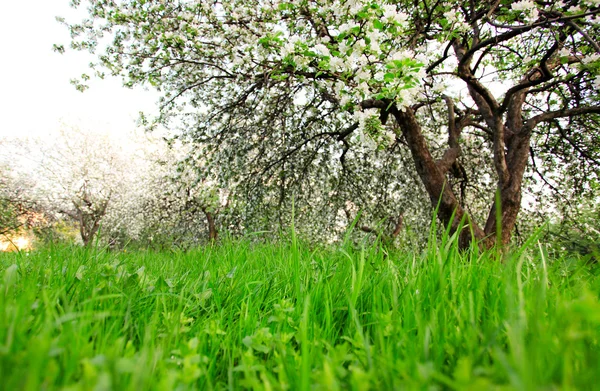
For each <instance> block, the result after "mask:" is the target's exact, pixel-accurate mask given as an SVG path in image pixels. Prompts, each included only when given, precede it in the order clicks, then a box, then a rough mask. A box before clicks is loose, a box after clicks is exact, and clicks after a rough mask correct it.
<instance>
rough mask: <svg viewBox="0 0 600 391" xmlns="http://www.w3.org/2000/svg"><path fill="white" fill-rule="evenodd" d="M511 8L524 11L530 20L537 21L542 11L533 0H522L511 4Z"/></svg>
mask: <svg viewBox="0 0 600 391" xmlns="http://www.w3.org/2000/svg"><path fill="white" fill-rule="evenodd" d="M510 8H511V9H512V10H513V11H521V12H523V13H524V14H525V15H526V16H527V17H528V19H529V20H530V21H536V20H537V18H538V16H539V14H540V11H539V10H538V9H537V7H536V5H535V2H534V1H533V0H521V1H517V2H516V3H513V4H511V6H510Z"/></svg>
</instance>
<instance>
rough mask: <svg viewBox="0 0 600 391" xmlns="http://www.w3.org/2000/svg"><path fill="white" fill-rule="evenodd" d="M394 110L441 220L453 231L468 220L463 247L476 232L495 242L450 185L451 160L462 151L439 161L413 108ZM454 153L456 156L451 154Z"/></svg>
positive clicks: (484, 240) (484, 238)
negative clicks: (461, 202) (432, 154)
mask: <svg viewBox="0 0 600 391" xmlns="http://www.w3.org/2000/svg"><path fill="white" fill-rule="evenodd" d="M390 112H391V114H392V115H393V116H394V118H395V119H396V121H397V123H398V125H399V126H400V129H401V131H402V134H403V136H404V138H405V139H406V142H407V144H408V146H409V148H410V152H411V155H412V157H413V160H414V162H415V166H416V169H417V173H418V174H419V177H420V178H421V181H422V182H423V185H425V189H426V190H427V193H428V194H429V198H430V200H431V204H432V206H433V207H434V208H437V209H438V217H439V218H440V220H441V221H442V222H443V223H444V224H447V225H448V224H449V225H451V227H452V231H453V232H456V230H457V229H459V227H460V226H461V222H462V223H464V225H463V230H462V231H461V233H460V245H461V247H467V246H468V245H469V244H470V242H471V240H472V236H474V237H475V238H476V239H478V240H482V241H483V243H484V244H485V245H486V246H491V245H492V244H493V238H491V237H488V235H487V234H486V233H485V231H484V230H483V229H481V227H480V226H479V225H477V223H476V222H474V221H472V219H471V218H470V216H469V215H468V214H467V213H466V212H465V210H464V209H463V207H462V206H461V205H460V203H459V201H458V199H457V197H456V195H455V194H454V192H453V191H452V189H451V187H450V186H449V185H448V182H447V179H446V173H447V170H448V169H449V168H450V166H451V163H452V162H451V161H449V160H452V159H454V160H455V159H456V158H457V157H458V155H459V151H456V152H455V153H454V154H452V153H447V154H445V158H448V159H442V160H440V161H437V162H436V161H435V160H434V159H433V156H431V153H430V152H429V147H428V146H427V142H426V140H425V137H424V136H423V132H422V130H421V126H420V125H419V123H418V122H417V120H416V118H415V114H414V112H413V110H412V109H410V108H407V109H405V110H402V111H401V110H398V109H397V108H395V107H392V108H391V109H390ZM450 155H454V156H451V157H449V156H450ZM471 231H472V233H471Z"/></svg>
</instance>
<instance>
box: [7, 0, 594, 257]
mask: <svg viewBox="0 0 600 391" xmlns="http://www.w3.org/2000/svg"><path fill="white" fill-rule="evenodd" d="M72 3H73V6H74V7H76V8H80V9H82V10H86V13H87V17H86V18H85V19H84V20H82V21H73V20H62V19H61V21H62V22H63V23H64V24H65V25H66V27H67V28H68V29H69V31H70V33H71V37H72V41H71V42H70V44H69V45H66V46H65V45H61V44H58V45H55V50H57V51H58V52H64V51H66V50H73V49H74V50H81V51H89V52H91V53H92V54H94V55H95V56H96V58H97V61H96V62H95V63H94V64H91V71H92V72H93V73H94V75H96V76H98V77H105V76H107V75H112V76H118V77H121V78H122V80H123V83H124V85H125V86H130V87H132V86H143V87H147V88H152V89H155V90H156V91H158V92H159V93H160V102H159V114H158V115H157V116H155V117H142V118H141V121H142V123H143V125H144V126H145V127H146V128H147V130H148V131H149V132H150V134H152V133H151V131H152V130H153V129H168V130H169V135H168V136H167V137H166V139H167V143H166V144H164V145H163V144H161V142H159V141H155V142H154V143H149V142H146V141H147V137H146V136H142V135H138V136H137V137H138V138H139V143H138V147H137V148H135V149H136V151H135V152H134V151H133V150H129V151H125V150H122V151H119V150H118V149H119V148H118V147H115V143H111V140H110V139H107V138H104V139H102V140H100V139H98V137H99V136H92V135H91V134H84V133H85V132H83V131H80V130H78V131H76V132H75V134H76V136H68V137H67V136H65V135H63V137H60V138H58V139H57V140H56V143H55V145H52V146H51V147H47V148H45V149H44V148H39V149H38V151H37V152H36V155H35V156H39V157H40V159H42V160H44V161H43V162H41V167H45V168H44V170H41V171H40V174H39V175H40V176H42V177H43V178H44V179H43V180H36V186H34V188H35V193H36V194H29V195H27V196H26V195H23V194H22V195H21V196H20V198H18V197H17V198H18V200H17V199H15V198H14V197H13V196H11V195H9V194H8V193H7V194H6V195H3V201H2V202H3V203H10V205H12V206H11V207H10V208H8V209H7V208H4V210H5V211H8V212H5V213H4V214H3V216H2V219H3V223H2V226H3V227H7V228H8V227H11V224H13V225H14V224H15V222H16V221H19V220H18V218H17V216H16V215H17V214H18V212H17V211H18V210H20V209H19V208H20V206H19V205H23V204H22V202H30V203H32V205H33V204H35V205H36V206H35V207H37V208H42V209H44V210H46V211H48V213H47V214H48V216H49V217H48V218H49V219H50V220H53V221H56V220H68V221H70V222H71V223H72V224H75V226H76V227H77V229H78V230H79V234H80V238H81V240H82V242H83V243H84V244H85V245H89V244H90V243H91V242H92V241H93V239H94V237H96V235H97V233H98V232H101V233H103V234H101V236H103V237H104V238H106V240H107V241H109V242H111V243H114V244H119V245H123V244H125V243H128V242H131V241H137V240H141V241H145V242H151V241H153V240H158V241H163V242H165V243H168V242H169V241H171V242H172V241H175V242H177V241H181V242H186V243H187V242H192V243H195V242H198V241H199V240H200V241H201V240H210V241H214V240H217V239H218V237H219V233H226V234H230V235H243V234H247V233H253V232H269V233H270V234H275V235H277V234H278V232H279V231H280V230H285V229H286V227H288V226H289V225H290V223H291V221H292V216H293V218H294V221H295V226H296V227H297V229H298V230H299V232H300V233H301V234H302V235H303V236H304V237H306V238H307V239H309V240H314V241H320V242H323V241H325V242H328V241H332V240H337V239H339V238H340V237H342V236H343V235H344V233H345V232H347V230H348V229H349V228H351V227H354V230H355V231H356V232H362V233H365V234H367V235H373V237H378V238H379V239H381V240H384V241H385V242H386V243H394V242H395V241H396V242H397V241H398V240H400V239H398V238H404V239H402V240H407V238H409V237H412V238H415V237H421V236H423V235H426V233H427V232H428V229H429V224H428V222H429V221H430V219H431V216H432V212H433V211H434V210H435V213H436V216H437V217H438V218H439V220H440V221H441V222H442V223H443V225H447V226H449V227H450V229H451V231H452V232H456V231H459V232H458V234H459V235H460V238H461V245H462V246H463V247H466V246H469V244H470V242H471V241H472V240H475V241H477V243H479V244H480V245H482V246H483V247H491V246H494V245H495V244H501V245H505V244H508V243H509V242H510V241H511V239H514V238H515V233H518V231H519V230H520V231H523V232H527V230H528V229H529V228H531V227H533V226H534V225H536V224H540V223H541V222H543V221H545V220H547V219H553V221H555V222H560V221H562V222H564V223H565V224H566V225H568V224H572V225H573V224H574V225H575V226H577V222H581V221H585V219H583V220H582V217H581V212H582V211H584V214H585V216H586V218H587V220H589V221H594V218H593V216H594V213H597V210H598V197H597V191H598V186H599V182H598V180H599V176H598V175H599V173H600V165H599V164H598V163H599V159H600V143H599V141H600V130H599V129H600V126H599V125H600V124H599V119H600V99H599V95H598V89H599V87H600V43H599V37H600V34H599V29H600V25H599V23H600V8H599V7H598V5H599V4H598V3H597V1H595V0H586V1H575V0H571V1H558V2H554V1H541V0H540V1H534V0H522V1H518V2H514V1H507V0H494V1H477V2H476V1H466V2H456V1H446V2H442V1H429V0H427V1H363V0H348V1H344V0H324V1H311V0H291V1H284V0H250V1H248V0H244V1H238V0H227V1H214V2H213V1H202V2H201V1H192V0H160V1H158V0H156V1H150V0H126V1H119V2H115V1H105V0H89V1H84V2H82V1H79V0H77V1H73V2H72ZM89 77H90V76H88V75H84V76H83V77H82V79H81V80H79V81H74V84H75V85H76V87H77V88H79V89H81V90H84V89H85V88H86V85H85V81H86V80H87V79H88V78H89ZM94 137H95V138H94ZM156 139H157V140H158V139H159V138H156ZM136 154H137V155H136ZM133 155H136V156H137V158H136V159H138V160H135V159H133V160H132V159H131V158H130V157H131V156H133ZM142 155H143V156H142ZM134 160H135V161H136V163H133V161H134ZM140 162H143V163H140ZM10 169H13V168H10ZM3 177H6V175H4V174H3ZM3 188H5V189H9V190H7V191H8V192H9V193H10V192H12V193H11V194H13V193H15V191H16V189H19V188H24V187H19V186H18V185H13V184H8V182H6V183H4V182H3ZM3 191H5V190H3ZM17 193H18V191H17ZM15 194H16V193H15ZM584 205H585V207H583V206H584ZM32 208H33V206H32ZM32 210H33V209H32ZM50 216H51V217H50ZM5 220H6V222H5ZM573 221H575V223H573ZM576 231H578V232H580V234H581V235H585V234H586V233H589V232H590V227H587V228H586V227H583V226H579V228H576ZM567 236H568V235H567ZM200 238H208V239H200Z"/></svg>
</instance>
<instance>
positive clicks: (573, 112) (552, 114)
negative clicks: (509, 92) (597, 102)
mask: <svg viewBox="0 0 600 391" xmlns="http://www.w3.org/2000/svg"><path fill="white" fill-rule="evenodd" d="M585 114H600V106H582V107H576V108H573V109H566V110H556V111H548V112H546V113H542V114H538V115H536V116H535V117H532V118H530V119H529V120H527V121H526V122H525V124H524V125H523V133H524V134H527V135H529V134H531V132H532V131H533V129H534V128H535V127H536V126H537V125H538V124H540V123H541V122H546V121H551V120H553V119H557V118H565V117H573V116H578V115H585Z"/></svg>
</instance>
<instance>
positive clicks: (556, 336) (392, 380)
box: [0, 239, 600, 390]
mask: <svg viewBox="0 0 600 391" xmlns="http://www.w3.org/2000/svg"><path fill="white" fill-rule="evenodd" d="M529 246H530V249H528V250H520V251H516V252H514V253H512V254H510V255H507V256H504V261H503V262H498V259H497V258H498V257H499V255H498V254H496V253H493V252H490V253H479V252H478V251H477V250H476V249H472V250H471V251H470V252H466V253H459V252H458V250H457V248H456V246H455V244H454V243H453V241H452V240H445V241H442V243H440V244H437V245H430V246H429V248H428V250H427V251H425V252H423V253H421V254H412V253H405V252H391V253H389V255H386V254H385V253H384V252H382V251H380V250H379V249H377V248H375V247H372V248H366V249H352V248H351V247H349V246H347V247H343V248H340V249H316V250H315V249H312V250H311V249H308V248H306V247H304V246H302V245H299V244H298V243H297V242H296V240H295V239H292V241H291V243H287V244H286V243H284V244H274V245H273V244H271V245H268V244H250V243H246V242H236V243H234V242H231V243H223V244H221V245H219V246H215V247H206V248H199V249H196V250H193V251H189V252H187V253H177V252H176V253H168V252H163V253H157V252H142V251H140V252H133V253H126V252H120V253H111V252H106V251H101V250H99V249H91V250H85V249H82V248H77V247H54V248H45V249H41V250H39V251H36V252H32V253H30V254H28V255H27V254H2V255H0V277H1V280H0V389H5V390H20V389H27V390H40V389H64V390H92V389H96V390H111V389H114V390H146V389H156V390H174V389H179V390H188V389H190V390H194V389H206V390H213V389H215V390H221V389H229V390H236V389H256V390H263V389H264V390H280V389H292V390H296V389H298V390H308V389H322V390H338V389H353V390H368V389H373V390H384V389H471V390H488V389H523V390H526V389H557V388H560V389H582V390H583V389H585V390H591V389H598V388H599V386H598V385H597V380H598V376H599V375H598V374H600V350H599V343H600V340H599V338H600V301H599V293H600V278H598V277H597V275H596V274H597V273H596V270H595V269H594V267H593V266H586V265H584V264H581V263H578V262H577V261H574V260H569V259H555V260H551V259H546V258H545V257H544V256H543V251H542V250H541V249H539V248H537V247H536V246H537V245H532V244H529Z"/></svg>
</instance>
